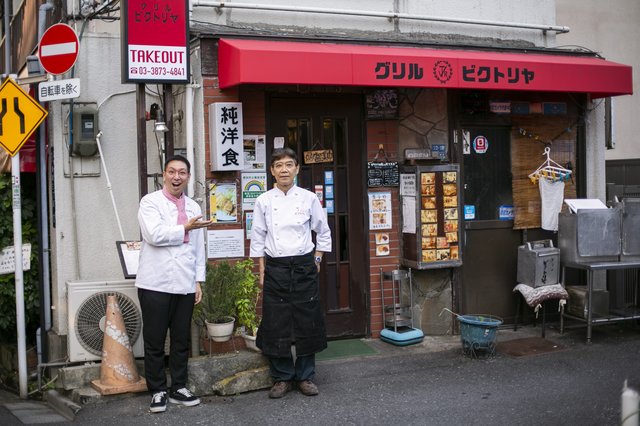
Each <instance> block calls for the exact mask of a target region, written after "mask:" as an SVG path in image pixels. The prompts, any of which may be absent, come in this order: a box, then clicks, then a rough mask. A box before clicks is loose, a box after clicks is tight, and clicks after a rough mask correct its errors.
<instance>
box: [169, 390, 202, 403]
mask: <svg viewBox="0 0 640 426" xmlns="http://www.w3.org/2000/svg"><path fill="white" fill-rule="evenodd" d="M169 402H171V403H172V404H181V405H186V406H187V407H193V406H194V405H198V404H200V398H198V397H197V396H195V395H194V394H192V393H191V391H190V390H189V389H187V388H180V389H178V390H176V391H171V393H170V394H169Z"/></svg>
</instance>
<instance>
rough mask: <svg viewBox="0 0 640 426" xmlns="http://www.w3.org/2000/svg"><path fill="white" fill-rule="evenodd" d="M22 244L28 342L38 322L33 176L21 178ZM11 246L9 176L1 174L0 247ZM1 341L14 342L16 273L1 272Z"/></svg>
mask: <svg viewBox="0 0 640 426" xmlns="http://www.w3.org/2000/svg"><path fill="white" fill-rule="evenodd" d="M20 189H21V210H22V243H23V244H27V243H30V244H31V269H30V270H28V271H24V272H23V284H24V304H25V323H26V335H27V341H28V342H30V343H33V342H35V331H36V329H37V328H38V326H39V323H40V296H39V285H38V230H37V211H36V201H35V199H36V191H35V175H33V176H32V174H28V173H25V174H23V175H22V178H21V188H20ZM12 245H13V205H12V187H11V175H9V174H0V250H1V249H3V248H5V247H7V246H12ZM0 336H1V337H0V341H2V342H5V343H15V342H16V340H17V331H16V292H15V274H13V273H11V274H4V275H0Z"/></svg>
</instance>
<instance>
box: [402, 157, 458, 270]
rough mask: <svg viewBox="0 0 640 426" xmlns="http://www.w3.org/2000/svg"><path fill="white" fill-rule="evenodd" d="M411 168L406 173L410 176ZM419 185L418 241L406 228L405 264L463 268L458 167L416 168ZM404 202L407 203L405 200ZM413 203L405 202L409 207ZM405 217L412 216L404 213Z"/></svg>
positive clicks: (455, 165) (416, 233)
mask: <svg viewBox="0 0 640 426" xmlns="http://www.w3.org/2000/svg"><path fill="white" fill-rule="evenodd" d="M408 170H410V169H407V168H403V170H402V172H403V173H406V172H407V171H408ZM413 171H414V173H415V176H416V181H417V184H418V188H419V189H418V188H417V189H418V194H417V197H416V198H417V199H416V203H415V204H416V206H415V209H416V210H415V211H416V215H415V216H416V223H415V225H414V226H415V228H416V232H415V238H414V237H413V236H412V235H410V233H408V232H407V231H406V230H404V229H403V238H404V239H406V242H405V243H403V248H404V253H403V258H404V261H405V263H407V264H408V265H409V266H413V267H416V268H420V269H426V268H442V267H453V266H460V265H461V264H462V261H461V259H462V256H461V249H460V226H461V225H460V223H461V220H460V219H461V215H460V201H459V200H460V193H459V192H460V186H459V181H458V180H459V178H460V173H459V170H458V165H457V164H454V165H449V166H430V167H429V166H417V167H413ZM403 201H404V200H403ZM409 206H411V203H404V202H403V208H409ZM403 217H409V215H407V214H405V213H404V212H403Z"/></svg>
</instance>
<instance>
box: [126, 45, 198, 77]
mask: <svg viewBox="0 0 640 426" xmlns="http://www.w3.org/2000/svg"><path fill="white" fill-rule="evenodd" d="M187 61H188V57H187V52H186V48H184V47H180V46H175V47H173V46H140V45H129V79H133V80H135V79H144V78H145V77H146V78H148V77H161V78H162V79H164V80H184V79H185V76H186V74H187Z"/></svg>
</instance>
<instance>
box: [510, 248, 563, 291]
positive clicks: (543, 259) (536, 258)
mask: <svg viewBox="0 0 640 426" xmlns="http://www.w3.org/2000/svg"><path fill="white" fill-rule="evenodd" d="M559 276H560V249H559V248H555V247H553V242H552V241H551V240H542V241H532V242H528V243H527V244H526V245H523V246H520V247H518V275H517V279H518V282H519V283H522V284H527V285H529V286H531V287H542V286H545V285H553V284H557V283H558V282H559V281H560V280H559Z"/></svg>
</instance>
